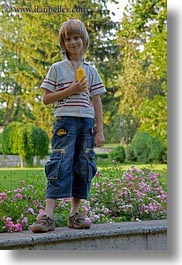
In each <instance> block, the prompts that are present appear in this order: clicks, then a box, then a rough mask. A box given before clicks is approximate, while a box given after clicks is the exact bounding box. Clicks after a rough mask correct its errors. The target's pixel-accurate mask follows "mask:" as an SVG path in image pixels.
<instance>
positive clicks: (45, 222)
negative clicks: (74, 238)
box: [30, 214, 55, 233]
mask: <svg viewBox="0 0 182 265" xmlns="http://www.w3.org/2000/svg"><path fill="white" fill-rule="evenodd" d="M30 228H31V230H32V232H33V233H45V232H48V231H53V230H54V229H55V222H54V220H53V219H51V218H50V217H49V216H47V215H45V214H44V215H43V216H41V218H40V219H39V220H38V221H37V222H36V224H33V225H31V227H30Z"/></svg>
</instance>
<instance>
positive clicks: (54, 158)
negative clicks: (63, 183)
mask: <svg viewBox="0 0 182 265" xmlns="http://www.w3.org/2000/svg"><path fill="white" fill-rule="evenodd" d="M63 153H64V149H60V150H59V152H58V151H54V150H53V153H52V155H51V156H50V160H49V161H48V162H47V163H46V164H45V173H46V177H47V179H48V180H53V181H56V180H57V179H58V178H59V176H60V174H61V164H62V160H63Z"/></svg>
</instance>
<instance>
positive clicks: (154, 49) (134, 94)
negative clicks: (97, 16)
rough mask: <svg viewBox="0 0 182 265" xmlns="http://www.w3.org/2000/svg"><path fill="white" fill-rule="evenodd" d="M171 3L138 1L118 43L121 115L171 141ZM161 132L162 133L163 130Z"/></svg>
mask: <svg viewBox="0 0 182 265" xmlns="http://www.w3.org/2000/svg"><path fill="white" fill-rule="evenodd" d="M166 20H167V3H166V1H165V0H154V1H150V0H143V1H141V0H136V1H134V3H133V4H132V5H131V4H129V5H128V6H127V8H126V9H125V16H124V18H123V21H122V30H121V31H120V33H119V35H118V41H119V43H120V44H121V45H122V53H123V68H122V72H121V75H120V76H119V79H118V85H119V89H118V91H117V92H116V94H115V95H116V96H117V97H118V96H119V97H120V109H119V111H120V114H121V115H124V114H128V115H131V116H133V118H134V119H135V118H136V119H138V120H139V129H140V130H143V131H148V132H150V134H152V135H153V136H160V138H161V139H162V141H163V143H164V144H165V145H166V139H167V89H166V87H167V28H166ZM159 128H160V129H159Z"/></svg>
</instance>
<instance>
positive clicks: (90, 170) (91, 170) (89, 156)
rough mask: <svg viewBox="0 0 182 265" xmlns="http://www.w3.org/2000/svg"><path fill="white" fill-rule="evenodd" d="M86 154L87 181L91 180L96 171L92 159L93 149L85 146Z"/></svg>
mask: <svg viewBox="0 0 182 265" xmlns="http://www.w3.org/2000/svg"><path fill="white" fill-rule="evenodd" d="M86 155H87V161H88V181H91V180H92V179H93V177H94V176H95V173H96V172H97V167H96V164H95V160H94V151H93V149H91V148H86Z"/></svg>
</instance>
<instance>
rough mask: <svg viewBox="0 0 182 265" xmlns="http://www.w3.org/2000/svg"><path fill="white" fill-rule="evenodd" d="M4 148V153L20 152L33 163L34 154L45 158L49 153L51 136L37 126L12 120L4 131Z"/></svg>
mask: <svg viewBox="0 0 182 265" xmlns="http://www.w3.org/2000/svg"><path fill="white" fill-rule="evenodd" d="M2 149H3V153H4V154H18V155H19V156H20V157H21V158H23V160H24V161H25V162H26V164H28V165H32V163H33V157H34V156H38V157H39V158H43V157H45V156H46V155H47V154H48V150H49V137H48V135H47V133H46V132H45V131H44V130H43V129H41V128H39V127H37V126H34V125H31V124H23V123H20V122H11V123H10V124H9V125H8V126H7V127H6V128H5V129H4V131H3V134H2Z"/></svg>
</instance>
